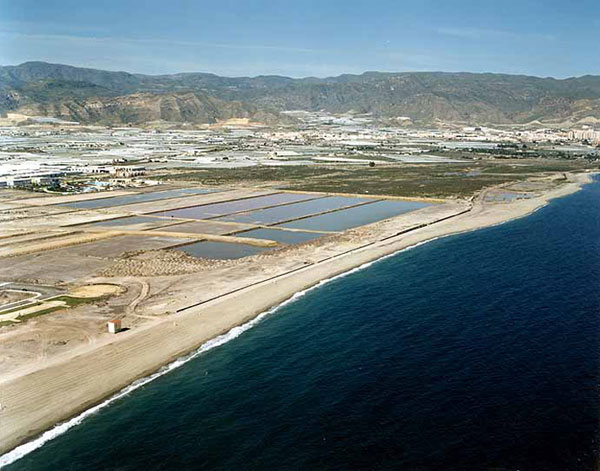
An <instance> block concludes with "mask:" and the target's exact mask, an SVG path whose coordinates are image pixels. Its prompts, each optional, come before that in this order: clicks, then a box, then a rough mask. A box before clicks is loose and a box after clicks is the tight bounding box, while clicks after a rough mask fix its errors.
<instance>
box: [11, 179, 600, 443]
mask: <svg viewBox="0 0 600 471" xmlns="http://www.w3.org/2000/svg"><path fill="white" fill-rule="evenodd" d="M590 179H591V176H590V175H589V174H580V175H569V180H570V181H569V182H567V183H564V184H562V185H561V186H558V187H556V188H554V189H552V190H550V191H548V192H546V193H545V194H543V195H541V196H539V197H536V198H531V199H519V200H514V201H510V202H506V203H502V204H488V203H486V202H485V195H480V197H479V198H478V199H477V200H476V201H475V202H474V203H473V206H472V209H470V211H468V212H465V206H462V207H459V206H458V205H456V206H455V207H454V209H453V213H452V214H457V213H462V214H459V215H456V216H454V217H448V218H447V219H445V220H441V221H438V222H435V223H433V224H430V225H426V226H425V227H420V228H415V229H413V230H410V231H409V232H405V233H402V234H400V235H391V236H386V237H385V238H384V239H385V240H381V239H380V240H378V241H375V242H371V243H368V244H363V246H362V247H359V248H352V246H351V245H350V246H349V247H350V250H349V251H344V245H343V244H340V247H339V250H338V251H337V253H336V252H332V253H331V254H330V255H328V256H327V257H323V254H321V257H320V261H316V262H315V261H311V260H309V261H307V262H304V265H303V264H302V263H300V262H299V261H298V260H296V262H295V263H289V264H288V265H287V268H285V267H284V268H285V270H287V272H285V270H283V272H282V270H281V269H280V270H279V271H274V272H273V273H274V275H273V276H271V277H270V278H267V279H266V280H265V279H264V277H263V281H260V279H255V278H252V277H246V278H244V277H241V278H238V279H237V280H235V283H233V282H230V283H229V284H224V285H223V286H221V289H220V290H219V289H214V290H213V289H211V290H210V291H211V292H212V293H213V294H214V296H213V299H211V298H206V297H204V298H202V297H200V298H199V297H194V296H193V294H190V297H189V299H187V295H186V296H185V297H184V296H183V295H181V296H178V295H177V293H180V294H181V293H190V289H192V290H193V286H194V285H193V283H194V278H193V277H192V276H188V277H187V278H183V279H182V283H181V286H179V287H178V290H179V291H178V290H177V289H175V288H173V286H174V284H175V283H171V284H170V285H169V286H168V289H167V288H163V289H162V291H161V290H156V292H152V290H149V288H148V286H147V285H146V287H144V286H143V283H144V281H142V290H141V292H142V294H143V296H140V297H138V298H136V300H135V303H136V305H138V304H139V308H140V309H141V310H140V312H142V313H148V314H149V315H152V313H153V312H154V313H155V314H156V313H157V312H158V311H161V310H162V311H163V315H162V316H156V317H152V318H151V320H150V321H148V322H145V323H142V324H140V325H139V326H136V327H135V328H132V329H131V330H129V331H127V332H124V333H122V334H118V335H114V336H108V335H107V336H103V337H100V338H98V339H96V340H95V341H94V342H90V343H89V344H87V345H84V346H82V347H80V348H77V349H74V350H73V351H70V352H69V353H68V354H63V355H57V356H56V357H54V358H53V359H51V360H50V361H47V362H44V363H38V364H35V363H32V364H29V365H26V367H25V366H24V367H22V368H18V369H15V370H14V371H11V372H10V373H9V374H4V375H2V376H0V452H6V451H8V450H11V449H12V448H14V447H16V446H17V445H19V444H21V443H23V442H26V441H27V440H28V439H31V438H32V437H34V436H36V435H38V434H40V433H41V432H43V431H45V430H47V429H49V428H51V427H52V426H53V425H54V424H56V423H58V422H60V421H63V420H66V419H68V418H70V417H73V416H74V415H76V414H78V413H80V412H82V411H84V410H85V409H87V408H89V407H91V406H93V405H95V404H98V403H99V402H101V401H102V400H103V399H105V398H107V397H109V396H110V395H112V394H114V393H116V392H117V391H119V390H121V389H122V388H124V387H126V386H127V385H129V384H131V383H132V382H133V381H134V380H136V379H138V378H141V377H144V376H147V375H149V374H151V373H153V372H155V371H157V370H158V369H159V368H160V367H161V366H163V365H165V364H167V363H169V362H171V361H173V360H175V359H176V358H178V357H180V356H182V355H184V354H186V353H188V352H190V351H193V350H195V349H196V348H198V347H199V346H200V345H201V344H203V343H204V342H206V341H208V340H209V339H212V338H214V337H216V336H218V335H220V334H223V333H225V332H227V331H229V330H230V329H231V328H233V327H235V326H238V325H241V324H244V323H246V322H248V321H249V320H251V319H253V318H255V317H256V316H257V315H258V314H259V313H262V312H264V311H266V310H268V309H269V308H271V307H273V306H276V305H278V304H279V303H281V302H283V301H285V300H286V299H289V298H290V297H291V296H292V295H293V294H294V293H296V292H299V291H302V290H305V289H307V288H309V287H311V286H314V285H315V284H317V283H319V282H320V281H321V280H324V279H327V278H331V277H333V276H335V275H338V274H341V273H344V272H347V271H349V270H351V269H353V268H355V267H358V266H360V265H362V264H365V263H367V262H371V261H374V260H377V259H379V258H381V257H383V256H386V255H389V254H392V253H394V252H397V251H400V250H402V249H405V248H407V247H410V246H414V245H416V244H419V243H422V242H425V241H427V240H432V239H435V238H439V237H442V236H446V235H449V234H454V233H459V232H464V231H471V230H474V229H478V228H482V227H487V226H492V225H495V224H499V223H502V222H505V221H508V220H511V219H515V218H518V217H522V216H525V215H527V214H530V213H531V212H533V211H535V210H536V209H538V208H540V207H541V206H543V205H545V204H546V203H547V201H548V200H549V199H552V198H557V197H560V196H564V195H566V194H569V193H572V192H574V191H576V190H577V189H578V188H580V186H581V184H583V183H586V182H589V181H590ZM424 214H427V213H426V212H425V213H424ZM242 275H243V274H242ZM240 276H241V275H240ZM196 278H198V277H196ZM244 280H245V281H244ZM257 280H258V281H257ZM244 284H245V285H246V287H244ZM149 291H150V296H149V297H148V299H144V298H145V297H146V296H148V293H149ZM167 292H168V294H170V295H171V296H167ZM173 293H175V294H173ZM226 293H229V294H226ZM194 305H195V307H193V306H194ZM178 311H179V312H178ZM164 312H169V314H168V315H164Z"/></svg>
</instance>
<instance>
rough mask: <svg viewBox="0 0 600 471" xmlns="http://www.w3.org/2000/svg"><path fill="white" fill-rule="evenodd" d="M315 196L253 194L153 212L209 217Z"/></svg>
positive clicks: (185, 216)
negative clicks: (248, 196)
mask: <svg viewBox="0 0 600 471" xmlns="http://www.w3.org/2000/svg"><path fill="white" fill-rule="evenodd" d="M314 198H317V197H316V196H315V195H302V194H299V193H276V194H273V195H265V196H255V197H253V198H246V199H241V200H235V201H224V202H222V203H212V204H203V205H200V206H192V207H190V208H181V209H173V210H171V211H161V212H159V213H155V214H157V215H160V216H172V217H175V218H185V219H210V218H214V217H218V216H225V215H227V214H232V213H236V212H239V211H250V210H253V209H259V208H265V207H267V206H274V205H278V204H287V203H295V202H297V201H304V200H309V199H314Z"/></svg>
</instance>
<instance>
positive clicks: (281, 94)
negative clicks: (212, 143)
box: [0, 62, 600, 125]
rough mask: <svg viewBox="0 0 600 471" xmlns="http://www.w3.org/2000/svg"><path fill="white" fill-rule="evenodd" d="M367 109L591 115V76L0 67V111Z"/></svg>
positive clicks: (432, 116)
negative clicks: (134, 71) (308, 74)
mask: <svg viewBox="0 0 600 471" xmlns="http://www.w3.org/2000/svg"><path fill="white" fill-rule="evenodd" d="M298 109H303V110H322V109H323V110H327V111H330V112H340V113H341V112H348V111H355V112H359V113H373V115H375V116H377V117H381V118H393V117H396V116H409V117H410V118H412V119H413V120H414V121H415V122H418V123H431V122H434V121H436V120H441V121H445V122H449V121H451V122H463V123H476V124H486V123H493V124H508V123H527V122H530V121H534V120H538V121H541V122H547V123H548V122H555V123H564V124H567V125H568V124H572V123H576V122H577V121H579V120H582V119H585V118H588V119H589V118H590V117H591V118H596V119H599V118H600V77H598V76H584V77H579V78H570V79H565V80H557V79H553V78H538V77H529V76H522V75H505V74H473V73H443V72H414V73H378V72H367V73H364V74H362V75H340V76H338V77H329V78H322V79H320V78H304V79H292V78H288V77H279V76H258V77H252V78H250V77H236V78H230V77H220V76H217V75H214V74H207V73H185V74H174V75H156V76H150V75H141V74H130V73H126V72H109V71H103V70H95V69H86V68H79V67H71V66H66V65H60V64H47V63H44V62H27V63H24V64H21V65H18V66H5V67H0V111H2V112H6V111H11V110H19V111H21V112H25V113H26V114H31V113H37V114H44V115H52V116H57V117H62V118H65V119H74V120H78V121H82V122H123V123H126V122H134V123H140V122H144V121H147V120H156V119H162V120H170V121H189V122H199V123H205V122H215V121H216V120H220V119H227V118H230V117H247V118H250V119H252V120H257V119H259V118H260V119H263V122H265V121H267V122H269V123H276V122H281V121H282V120H283V121H285V119H284V118H283V117H282V116H281V115H280V114H279V113H278V112H279V111H283V110H298Z"/></svg>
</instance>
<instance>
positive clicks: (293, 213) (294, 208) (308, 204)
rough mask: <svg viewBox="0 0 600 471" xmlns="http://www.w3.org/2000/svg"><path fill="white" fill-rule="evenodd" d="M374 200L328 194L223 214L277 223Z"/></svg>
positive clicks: (236, 219) (235, 219)
mask: <svg viewBox="0 0 600 471" xmlns="http://www.w3.org/2000/svg"><path fill="white" fill-rule="evenodd" d="M370 201H373V200H369V199H366V198H350V197H345V196H328V197H325V198H319V199H316V200H310V201H303V202H298V203H294V204H289V205H285V206H277V207H274V208H267V209H258V210H255V211H251V212H248V213H241V214H232V215H230V216H223V217H222V218H219V219H222V220H224V221H232V222H242V223H249V224H265V225H268V224H275V223H278V222H283V221H289V220H291V219H297V218H299V217H303V216H308V215H311V214H318V213H322V212H325V211H331V210H332V209H339V208H344V207H347V206H354V205H357V204H361V203H367V202H370Z"/></svg>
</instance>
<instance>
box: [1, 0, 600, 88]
mask: <svg viewBox="0 0 600 471" xmlns="http://www.w3.org/2000/svg"><path fill="white" fill-rule="evenodd" d="M34 60H36V61H46V62H54V63H62V64H70V65H75V66H82V67H93V68H99V69H106V70H125V71H128V72H136V73H146V74H165V73H177V72H212V73H216V74H219V75H226V76H255V75H272V74H273V75H285V76H290V77H306V76H317V77H326V76H333V75H339V74H342V73H353V74H357V73H362V72H365V71H387V72H405V71H448V72H459V71H461V72H464V71H466V72H501V73H510V74H526V75H536V76H542V77H547V76H551V77H556V78H565V77H571V76H580V75H586V74H598V75H600V1H599V0H570V1H565V0H545V1H533V0H446V1H440V0H414V1H407V0H370V1H365V0H319V1H317V0H294V1H288V0H271V1H266V0H244V1H241V0H210V1H207V0H196V1H192V0H189V1H187V0H168V1H165V0H148V1H143V0H138V1H130V0H118V1H115V0H96V1H87V0H77V1H73V0H60V1H59V0H0V64H2V65H16V64H20V63H22V62H26V61H34Z"/></svg>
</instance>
